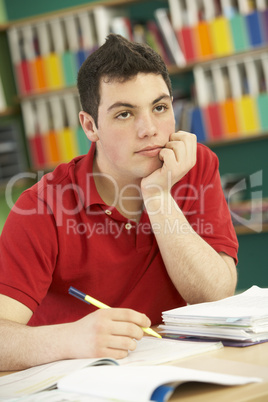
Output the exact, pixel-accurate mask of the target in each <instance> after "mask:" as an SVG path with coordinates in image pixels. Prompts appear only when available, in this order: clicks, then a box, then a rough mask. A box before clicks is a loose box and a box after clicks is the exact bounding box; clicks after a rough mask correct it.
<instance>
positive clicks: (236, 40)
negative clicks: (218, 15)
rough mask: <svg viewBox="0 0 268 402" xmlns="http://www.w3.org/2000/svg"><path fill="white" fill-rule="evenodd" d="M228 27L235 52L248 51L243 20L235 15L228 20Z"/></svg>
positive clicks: (240, 16)
mask: <svg viewBox="0 0 268 402" xmlns="http://www.w3.org/2000/svg"><path fill="white" fill-rule="evenodd" d="M230 27H231V34H232V38H233V44H234V50H235V52H241V51H243V50H247V49H249V40H248V34H247V29H246V23H245V18H244V17H243V16H242V15H240V14H235V15H234V16H233V17H231V18H230Z"/></svg>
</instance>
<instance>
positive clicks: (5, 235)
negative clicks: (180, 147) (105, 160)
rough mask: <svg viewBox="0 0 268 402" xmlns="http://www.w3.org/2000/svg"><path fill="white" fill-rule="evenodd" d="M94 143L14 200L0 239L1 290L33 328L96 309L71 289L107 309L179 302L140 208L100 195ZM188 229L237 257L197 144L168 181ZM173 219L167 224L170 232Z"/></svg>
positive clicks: (213, 161) (155, 318)
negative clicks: (125, 207) (190, 162)
mask: <svg viewBox="0 0 268 402" xmlns="http://www.w3.org/2000/svg"><path fill="white" fill-rule="evenodd" d="M94 150H95V147H94V146H92V147H91V150H90V151H89V153H88V154H87V155H85V156H80V157H77V158H75V159H73V160H72V161H71V162H69V163H67V164H61V165H59V166H58V167H57V168H56V169H55V170H54V172H52V173H49V174H47V175H45V176H44V177H43V178H42V179H41V181H40V182H38V183H37V184H35V185H34V186H33V187H31V188H30V189H28V190H26V191H25V192H24V193H23V194H22V195H21V196H20V198H19V200H18V201H17V203H16V204H15V206H14V207H13V209H12V211H11V213H10V214H9V216H8V219H7V221H6V224H5V226H4V229H3V232H2V236H1V242H0V292H1V293H2V294H5V295H7V296H10V297H12V298H14V299H16V300H18V301H20V302H21V303H23V304H25V305H26V306H28V307H29V308H30V309H31V310H32V311H33V312H34V314H33V316H32V318H31V320H30V324H31V325H40V324H54V323H62V322H69V321H74V320H77V319H79V318H81V317H83V316H84V315H86V314H88V313H90V312H92V311H93V310H95V309H96V308H95V307H94V306H90V305H87V304H85V303H82V302H81V301H79V300H77V299H75V298H74V297H72V296H70V295H69V294H68V289H69V287H70V286H74V287H76V288H78V289H79V290H81V291H82V292H85V293H87V294H89V295H91V296H93V297H94V298H96V299H99V300H101V301H102V302H103V303H105V304H108V305H110V306H111V307H128V308H133V309H135V310H137V311H140V312H144V313H145V314H147V315H148V316H149V317H150V319H151V321H152V324H157V323H159V322H161V312H162V311H165V310H169V309H172V308H175V307H178V306H182V305H184V304H185V301H184V300H183V299H182V298H181V296H180V295H179V294H178V292H177V291H176V289H175V287H174V286H173V284H172V282H171V281H170V279H169V277H168V275H167V272H166V269H165V266H164V263H163V261H162V258H161V255H160V252H159V249H158V246H157V243H156V240H155V237H154V235H153V233H152V230H151V226H150V222H149V218H148V215H147V214H146V211H144V212H143V214H142V217H141V220H140V222H139V224H135V223H134V222H133V221H129V220H127V219H126V218H124V217H123V216H122V215H121V214H120V213H119V212H118V211H117V210H116V209H115V208H112V207H108V206H107V205H105V203H104V202H103V201H102V199H101V198H100V196H99V194H98V192H97V190H96V187H95V183H94V179H93V177H92V165H93V157H94ZM173 196H174V198H175V199H176V201H177V202H178V204H179V206H180V207H181V208H182V210H183V212H184V214H185V215H186V217H187V219H188V221H189V222H190V223H191V225H192V226H193V228H194V229H195V230H196V231H197V232H198V233H199V234H200V235H201V236H202V237H203V238H204V239H205V240H206V241H207V242H208V243H209V244H210V245H211V246H212V247H213V248H214V249H215V250H216V251H217V252H220V251H222V252H225V253H226V254H228V255H230V256H232V257H233V258H235V259H236V257H237V247H238V244H237V238H236V235H235V231H234V229H233V225H232V223H231V219H230V214H229V211H228V207H227V204H226V202H225V199H224V196H223V193H222V190H221V184H220V177H219V171H218V159H217V157H216V155H215V154H214V153H212V152H211V151H210V150H209V149H208V148H207V147H205V146H203V145H200V144H199V145H198V153H197V163H196V165H195V166H194V167H193V168H192V169H191V170H190V172H189V173H188V174H187V175H186V176H185V177H184V178H183V179H182V180H181V181H180V182H178V183H177V184H176V185H175V186H174V187H173ZM177 229H178V227H177V224H176V222H175V223H174V225H173V226H169V227H167V228H166V230H172V231H176V230H177Z"/></svg>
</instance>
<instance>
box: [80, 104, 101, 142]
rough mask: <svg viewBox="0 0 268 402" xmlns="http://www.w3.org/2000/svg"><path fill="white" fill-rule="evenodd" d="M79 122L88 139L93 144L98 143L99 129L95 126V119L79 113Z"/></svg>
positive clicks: (84, 113) (82, 112)
mask: <svg viewBox="0 0 268 402" xmlns="http://www.w3.org/2000/svg"><path fill="white" fill-rule="evenodd" d="M79 120H80V123H81V126H82V127H83V130H84V132H85V134H86V136H87V138H88V139H89V140H90V141H91V142H96V141H98V139H99V137H98V129H97V127H96V125H95V122H94V119H93V117H92V116H91V115H90V114H88V113H86V112H84V111H81V112H79Z"/></svg>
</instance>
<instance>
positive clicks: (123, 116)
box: [117, 112, 130, 120]
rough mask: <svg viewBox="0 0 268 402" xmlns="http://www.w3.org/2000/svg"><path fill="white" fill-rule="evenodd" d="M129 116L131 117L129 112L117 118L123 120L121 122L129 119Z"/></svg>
mask: <svg viewBox="0 0 268 402" xmlns="http://www.w3.org/2000/svg"><path fill="white" fill-rule="evenodd" d="M129 115H130V113H129V112H122V113H120V114H119V115H118V116H117V118H118V119H121V120H124V119H127V118H128V117H129Z"/></svg>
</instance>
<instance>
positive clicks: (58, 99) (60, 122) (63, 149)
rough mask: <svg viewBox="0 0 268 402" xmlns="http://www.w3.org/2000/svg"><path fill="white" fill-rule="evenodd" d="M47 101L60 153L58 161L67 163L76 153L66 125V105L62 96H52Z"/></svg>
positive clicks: (71, 133) (71, 134)
mask: <svg viewBox="0 0 268 402" xmlns="http://www.w3.org/2000/svg"><path fill="white" fill-rule="evenodd" d="M49 101H50V105H51V111H52V121H53V126H54V129H55V132H56V136H57V137H56V138H57V144H58V147H59V152H60V160H61V162H68V161H70V160H71V159H73V158H74V157H75V156H77V155H78V151H77V146H76V144H75V141H74V138H73V137H74V133H73V131H72V129H71V128H70V127H69V125H68V123H69V122H68V117H67V114H68V112H67V110H66V105H65V102H64V100H63V97H62V96H52V97H50V99H49Z"/></svg>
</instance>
